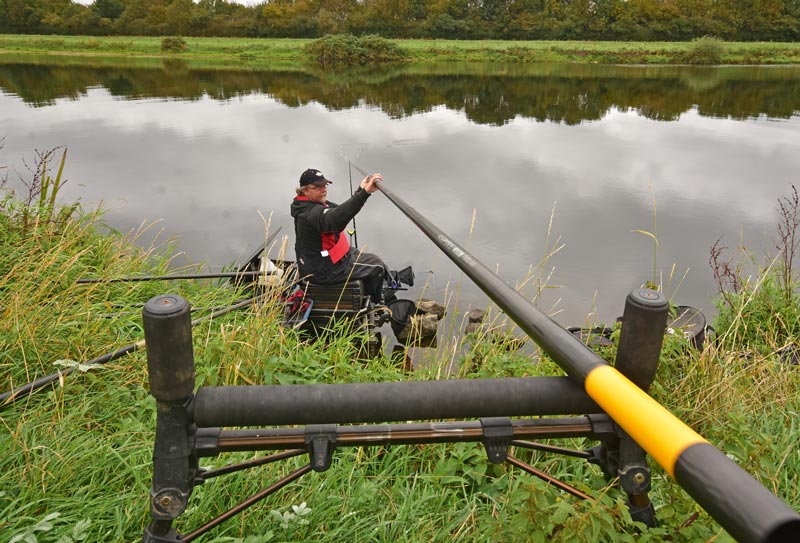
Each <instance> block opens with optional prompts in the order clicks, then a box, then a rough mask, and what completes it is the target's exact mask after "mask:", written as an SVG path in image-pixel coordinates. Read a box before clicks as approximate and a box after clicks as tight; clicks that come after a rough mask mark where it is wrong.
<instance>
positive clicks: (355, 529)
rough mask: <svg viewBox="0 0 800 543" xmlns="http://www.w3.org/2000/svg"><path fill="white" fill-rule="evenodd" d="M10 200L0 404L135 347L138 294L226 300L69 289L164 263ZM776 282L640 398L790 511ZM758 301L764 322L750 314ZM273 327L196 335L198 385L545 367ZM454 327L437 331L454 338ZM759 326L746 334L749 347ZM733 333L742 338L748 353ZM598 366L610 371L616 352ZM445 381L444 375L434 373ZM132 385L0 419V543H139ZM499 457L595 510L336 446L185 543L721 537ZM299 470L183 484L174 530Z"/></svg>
mask: <svg viewBox="0 0 800 543" xmlns="http://www.w3.org/2000/svg"><path fill="white" fill-rule="evenodd" d="M48 164H52V162H48ZM45 169H47V167H45ZM55 186H56V185H54V184H51V185H49V188H48V189H47V190H48V191H52V190H54V189H53V187H55ZM51 200H52V201H57V194H53V193H52V192H48V193H47V195H46V201H48V202H49V201H51ZM25 201H26V199H25V198H24V197H23V198H15V197H11V196H9V195H6V196H5V197H4V199H3V200H2V206H0V234H2V237H3V243H2V245H0V254H1V255H2V258H0V267H2V270H0V271H2V273H0V312H1V313H2V318H1V319H0V386H1V387H2V390H3V391H5V390H8V389H9V388H10V387H12V386H16V385H19V384H22V383H25V382H28V381H29V380H31V379H33V378H35V377H37V376H40V375H43V374H47V373H50V372H53V371H55V370H56V369H58V368H59V367H62V366H56V365H54V364H55V363H56V362H58V361H70V362H71V363H77V362H80V361H85V360H87V359H88V358H91V357H94V356H96V355H98V354H102V353H104V352H107V351H110V350H113V349H114V348H116V347H118V346H120V345H122V344H128V343H131V342H133V341H136V340H138V339H141V337H142V331H141V320H140V317H139V316H138V311H128V310H124V308H125V307H134V306H136V304H139V303H141V302H143V301H145V300H147V299H148V298H150V297H151V296H153V295H156V294H163V293H165V292H176V293H178V294H181V295H182V296H184V297H185V298H187V299H188V300H190V301H191V302H192V303H193V305H194V306H195V307H197V308H202V307H207V306H211V305H220V304H225V303H228V302H230V301H232V300H234V299H238V298H240V297H241V296H243V293H242V292H237V291H236V290H234V289H233V288H232V287H231V286H230V285H229V284H227V283H226V284H216V283H208V282H206V283H201V282H189V281H183V282H178V283H165V282H156V283H128V284H126V283H108V282H106V283H103V282H101V283H96V284H91V285H76V284H75V280H76V279H77V278H80V277H85V276H96V277H109V278H111V277H117V276H122V275H131V274H134V273H162V272H164V271H166V269H167V268H168V267H169V262H170V256H171V253H170V248H169V247H166V248H159V247H152V248H150V249H137V248H135V244H134V242H135V241H136V236H137V235H139V233H140V232H133V233H131V234H125V235H123V234H120V233H117V232H113V231H108V230H107V229H105V228H104V226H103V222H102V213H101V212H93V211H87V210H84V209H82V208H80V207H74V206H67V207H66V208H65V207H63V206H59V205H58V204H57V205H55V206H54V207H53V208H52V212H49V213H48V212H47V211H45V212H44V213H41V212H40V208H39V207H38V206H37V205H28V204H25ZM33 201H38V200H36V199H34V200H33ZM46 209H49V207H48V206H46ZM65 209H67V210H68V211H65ZM26 213H29V214H30V215H29V216H30V217H31V220H29V221H27V222H26V221H24V220H23V219H22V218H23V217H24V216H25V214H26ZM547 246H548V249H546V250H545V254H544V257H543V261H542V262H541V263H540V265H539V266H538V268H539V269H541V270H547V269H548V268H549V265H548V263H547V262H548V259H549V257H550V256H551V255H553V254H554V253H555V252H556V251H557V248H558V247H560V244H559V243H558V241H557V240H556V241H554V242H548V244H547ZM773 269H774V268H765V269H764V270H762V272H763V273H762V276H763V277H764V278H763V279H762V280H761V281H757V282H751V283H748V282H745V281H743V282H742V285H744V286H743V287H742V290H741V292H739V293H736V297H729V298H728V299H729V300H731V301H732V305H730V307H729V306H728V305H726V304H725V303H723V304H722V306H721V307H720V315H721V316H720V319H721V320H718V323H719V324H718V328H717V330H718V332H719V337H720V339H719V340H718V341H717V342H716V343H711V344H710V345H709V347H708V348H707V349H706V350H705V351H703V352H702V353H696V352H692V351H690V350H689V348H688V345H687V343H686V341H685V340H683V339H682V338H681V337H679V336H670V337H669V338H668V340H667V342H666V344H665V349H664V354H663V360H662V364H661V368H660V370H659V376H658V379H657V381H656V383H655V384H654V385H653V394H654V395H655V396H656V397H657V398H658V399H659V400H660V401H662V402H664V403H665V404H666V405H668V406H669V407H670V408H671V409H672V410H673V411H675V412H676V413H678V414H679V415H680V416H681V417H683V418H684V419H685V420H687V421H688V422H690V423H691V424H692V425H694V426H695V427H696V428H698V429H700V430H701V432H703V433H705V434H706V436H707V437H708V438H709V439H711V440H712V442H714V443H716V444H719V445H720V446H722V447H723V449H724V450H725V451H726V452H728V454H730V455H731V456H732V457H733V458H735V459H736V461H737V462H739V463H740V464H742V465H743V467H745V469H747V470H748V471H750V472H751V473H753V474H754V475H755V476H756V477H757V478H758V479H759V480H760V481H762V482H763V483H764V484H765V485H767V486H768V488H770V489H771V490H773V491H774V492H776V493H777V494H778V495H780V496H781V497H782V498H784V499H785V500H787V501H788V502H789V504H790V505H792V506H793V507H795V508H797V507H798V506H800V495H798V490H797V488H798V485H797V475H796V474H797V473H798V471H799V470H798V468H800V459H798V458H797V449H796V443H794V441H793V440H794V437H793V436H794V434H793V432H790V431H787V429H789V430H791V429H795V430H796V429H797V424H798V423H797V416H796V413H797V412H798V410H800V405H798V403H800V400H798V394H797V385H798V372H797V371H796V369H795V368H793V367H791V366H790V365H787V364H786V363H785V362H782V361H781V360H780V356H779V354H778V350H779V348H780V347H781V346H784V345H790V344H794V342H795V341H796V339H797V338H796V331H795V329H794V328H790V327H785V328H783V327H779V326H778V325H777V324H775V323H777V322H779V321H783V320H787V321H790V320H792V319H794V321H792V322H797V321H798V315H797V309H794V308H796V307H799V306H798V304H797V303H796V300H794V302H793V304H790V305H791V307H790V305H784V306H781V307H782V309H781V313H779V317H778V316H776V314H775V313H769V312H768V309H769V308H770V307H774V304H772V305H770V304H771V303H772V302H775V299H774V298H775V297H776V296H777V297H778V298H780V299H781V300H783V299H784V295H783V291H782V290H780V291H779V293H777V294H776V292H775V291H773V290H770V289H769V288H766V286H765V285H769V284H773V283H775V278H774V277H773V273H774V272H773ZM523 283H524V285H527V286H530V287H531V288H533V292H532V293H531V294H529V295H530V296H531V297H532V298H534V299H536V298H537V296H538V295H539V294H540V293H541V291H542V288H546V285H545V284H544V283H542V282H540V281H538V280H537V279H534V278H527V279H526V280H524V281H523ZM756 300H760V301H759V304H760V305H759V307H762V309H761V310H760V311H762V312H759V313H755V314H752V315H750V314H747V313H746V310H747V308H752V307H755V306H756V304H755V303H754V302H755V301H756ZM768 302H769V303H768ZM121 306H122V307H121ZM120 309H123V310H120ZM448 314H449V315H454V314H455V312H453V311H449V313H448ZM280 315H281V308H280V306H279V304H276V303H275V302H274V300H269V299H268V300H265V301H264V302H263V303H260V304H258V305H256V306H254V307H252V308H251V309H249V310H248V311H243V312H235V313H231V314H228V315H226V316H225V317H222V318H219V319H213V320H209V321H204V322H203V323H202V324H200V325H198V326H197V327H195V328H194V330H193V337H194V348H195V360H196V365H197V384H198V385H234V384H251V383H253V384H284V383H320V382H358V381H398V380H403V379H446V378H451V377H452V376H454V375H460V376H464V377H489V376H491V377H496V376H500V375H504V376H522V375H543V374H553V373H555V372H556V371H558V369H557V368H556V367H555V365H554V364H553V363H552V362H550V361H548V360H547V358H546V357H540V356H538V355H535V356H534V355H532V354H531V353H530V352H525V349H524V348H523V349H520V350H515V349H513V348H509V344H508V343H507V342H504V340H505V337H506V336H503V335H501V336H498V335H496V334H489V333H484V332H485V330H484V331H480V332H478V333H476V334H474V335H472V336H469V337H467V338H462V337H461V335H460V333H459V334H454V335H453V339H448V340H447V343H446V344H445V345H444V346H442V348H441V349H440V351H439V355H438V356H439V357H440V359H439V360H438V361H436V360H434V361H433V362H432V363H431V364H426V365H424V366H423V367H420V368H418V369H417V370H416V371H415V372H414V373H413V374H408V373H404V372H403V371H402V368H401V367H400V366H399V365H398V364H396V362H395V361H394V360H392V359H391V358H390V357H387V356H381V357H379V358H377V359H374V360H369V361H365V360H361V359H358V357H357V355H358V352H357V351H358V342H357V341H355V340H356V339H358V338H357V337H355V336H356V334H357V332H354V331H352V330H348V329H347V328H346V327H344V326H343V325H342V327H341V328H338V329H335V330H333V331H332V332H331V334H330V335H329V336H328V337H326V338H325V341H316V342H311V341H309V340H307V339H306V338H304V337H302V336H300V335H298V334H297V333H296V332H295V331H293V330H291V329H287V328H283V327H281V326H280V325H279V319H280ZM725 319H727V320H725ZM486 322H487V324H488V325H489V329H490V331H491V328H492V327H494V326H504V325H505V324H506V323H505V322H504V321H503V317H501V316H496V317H492V312H491V311H490V317H489V319H488V320H487V321H486ZM725 323H728V324H725ZM462 324H463V323H453V325H452V326H453V327H454V328H456V327H457V328H459V329H460V328H461V326H462ZM756 324H760V325H762V327H761V328H759V331H758V333H756V334H752V332H753V329H754V327H755V326H756ZM745 332H747V333H748V334H750V335H748V334H745ZM779 332H780V333H779ZM456 335H457V336H458V337H456ZM744 337H752V339H751V340H748V341H750V343H748V346H747V350H746V352H747V353H750V354H747V355H745V354H744V349H745V346H744V344H743V343H742V338H744ZM604 355H605V356H607V357H608V358H609V359H613V351H612V352H609V353H604ZM476 361H478V362H479V363H477V364H476ZM444 366H447V367H455V368H458V369H459V371H456V372H451V371H443V370H442V368H443V367H444ZM470 368H472V369H470ZM459 372H460V373H459ZM147 390H148V389H147V374H146V362H145V357H144V354H143V353H142V352H136V353H133V354H132V355H130V356H127V357H124V358H121V359H119V360H116V361H114V362H113V363H110V364H107V365H103V366H98V367H96V368H94V369H89V370H87V371H83V372H77V373H75V374H73V375H70V376H68V377H66V378H64V379H63V381H61V382H56V383H54V385H53V386H51V387H50V388H48V389H45V390H43V391H40V392H38V393H36V394H34V395H32V396H31V397H29V398H26V399H24V400H21V401H18V402H17V403H15V404H14V405H11V406H6V407H4V408H2V410H0V426H1V427H2V430H0V450H2V451H3V454H2V455H0V540H3V541H25V542H45V541H53V542H55V541H59V542H61V543H65V542H66V543H68V542H77V541H99V540H106V541H134V540H140V538H141V534H142V531H143V528H144V526H145V524H146V523H147V522H148V520H149V519H148V515H149V513H148V492H149V487H150V477H151V475H152V464H151V461H152V460H151V455H152V445H153V437H154V428H155V402H154V400H153V399H152V398H151V397H150V396H149V395H148V392H147ZM559 444H562V445H563V444H564V443H563V442H561V443H559ZM589 445H591V444H590V443H587V442H584V441H583V440H578V439H575V440H569V441H568V443H567V444H566V446H573V447H574V448H579V449H580V448H583V447H586V446H589ZM515 454H516V455H517V456H519V457H520V458H521V459H523V460H526V461H529V462H531V463H534V464H535V465H536V466H537V467H539V468H541V469H543V470H545V471H547V472H548V473H550V474H551V475H553V476H555V477H559V478H561V479H563V480H565V481H566V482H567V483H570V484H572V485H574V486H576V487H578V488H579V489H581V490H583V491H585V492H588V493H590V494H591V495H593V496H596V497H597V500H595V501H586V502H584V501H579V500H577V499H575V498H573V497H571V496H568V495H566V494H564V493H562V492H560V491H558V490H556V489H554V488H552V487H550V486H548V485H547V484H546V483H544V482H542V481H540V480H538V479H536V478H533V477H531V476H528V475H526V474H523V473H520V472H519V471H517V470H514V469H512V468H509V467H507V466H495V465H493V464H489V463H488V462H487V460H486V456H485V453H484V452H483V449H482V446H481V445H479V444H469V443H457V444H441V445H425V446H423V445H413V446H395V447H376V448H356V449H339V450H337V451H336V453H335V455H334V461H333V466H332V468H331V469H330V470H329V471H327V472H325V473H319V474H318V473H311V474H309V475H306V476H305V477H304V478H302V479H300V480H299V481H298V482H296V483H293V484H291V485H289V486H288V487H287V488H286V489H284V490H282V491H281V492H279V493H278V494H276V495H274V496H271V497H269V498H267V499H266V500H264V501H263V502H261V503H259V504H258V505H256V506H255V507H253V508H251V509H249V510H247V511H246V512H245V513H244V514H242V515H240V516H239V517H237V518H236V519H235V520H231V521H228V522H227V523H225V524H223V525H221V526H220V527H218V528H216V529H214V531H213V532H212V533H211V534H209V535H208V536H207V537H205V538H203V539H202V540H203V541H216V542H245V541H247V542H249V543H255V542H272V541H275V542H278V541H323V542H327V541H330V542H333V541H337V542H338V541H342V540H359V541H386V542H389V541H391V542H395V541H398V540H403V541H412V542H416V541H419V542H422V541H425V542H451V541H587V542H588V541H612V540H613V541H672V542H681V541H685V542H690V541H708V540H714V539H715V538H717V539H716V540H717V541H722V540H724V539H725V538H724V536H723V537H718V536H719V535H720V532H721V529H720V528H719V526H717V524H716V523H715V522H714V521H713V520H712V519H710V518H709V517H708V516H707V515H706V514H705V513H702V512H700V513H699V515H698V511H697V506H696V505H695V504H694V503H693V502H692V500H691V499H690V498H689V497H688V496H687V495H686V494H685V493H684V492H683V491H682V490H681V489H680V487H678V486H677V485H676V484H675V483H674V482H671V481H670V480H669V479H668V478H667V477H666V476H665V475H664V473H663V472H662V471H661V470H660V469H658V468H656V469H655V470H654V482H653V491H652V493H651V497H652V498H653V500H654V502H655V506H656V512H657V515H658V517H659V520H660V521H661V526H660V527H658V528H652V529H648V528H646V527H644V526H642V525H640V524H636V523H634V522H633V521H631V519H630V516H629V514H628V511H627V508H626V506H625V505H624V496H623V495H622V494H621V493H620V491H619V489H618V488H617V486H615V485H613V484H611V483H610V482H607V481H606V480H605V479H604V478H603V476H602V475H601V472H600V470H599V468H597V467H596V466H593V465H590V464H588V463H583V462H581V461H575V460H570V459H564V458H561V457H554V456H552V455H548V454H545V453H541V452H536V451H523V450H517V451H515ZM254 456H256V455H255V454H250V453H237V454H233V455H229V457H225V458H208V459H203V461H202V465H203V466H204V467H219V466H221V465H223V464H226V463H230V462H233V461H234V460H239V459H248V458H253V457H254ZM306 462H307V459H305V458H303V457H298V458H295V459H292V460H289V461H287V462H284V463H276V464H269V465H267V466H264V467H261V468H258V469H254V470H249V471H247V472H242V473H239V474H236V475H229V476H227V477H224V478H218V479H212V480H209V481H208V482H207V483H205V484H204V485H202V486H200V487H198V488H196V489H195V492H194V494H193V496H192V498H191V500H190V505H189V508H188V510H187V511H186V513H185V514H184V515H182V516H181V517H180V519H179V521H178V522H177V527H178V530H179V531H180V532H187V531H190V530H191V529H193V528H195V527H197V526H199V525H200V524H202V523H204V522H206V521H208V520H209V519H210V518H212V517H214V516H216V515H217V514H219V513H221V512H222V511H224V510H226V509H227V508H228V507H231V506H233V505H234V504H236V503H238V502H239V501H242V500H243V499H244V498H246V497H248V496H250V495H252V494H254V493H256V492H258V491H260V490H262V489H263V488H265V487H266V486H268V485H269V484H271V483H272V482H274V481H275V480H276V479H277V478H279V477H281V476H284V475H286V474H287V473H289V471H290V470H293V469H296V468H298V467H299V466H300V465H302V464H304V463H306Z"/></svg>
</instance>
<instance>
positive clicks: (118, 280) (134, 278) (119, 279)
mask: <svg viewBox="0 0 800 543" xmlns="http://www.w3.org/2000/svg"><path fill="white" fill-rule="evenodd" d="M256 275H271V272H262V271H247V272H217V273H188V274H174V275H131V276H128V277H114V278H112V279H106V278H103V277H84V278H81V279H78V280H77V281H75V283H77V284H79V285H83V284H87V283H134V282H137V281H171V280H177V279H217V278H223V277H253V276H256Z"/></svg>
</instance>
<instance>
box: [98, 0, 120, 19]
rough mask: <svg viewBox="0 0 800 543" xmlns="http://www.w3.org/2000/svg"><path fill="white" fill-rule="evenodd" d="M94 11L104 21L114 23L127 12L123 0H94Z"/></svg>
mask: <svg viewBox="0 0 800 543" xmlns="http://www.w3.org/2000/svg"><path fill="white" fill-rule="evenodd" d="M92 10H93V11H94V12H95V13H97V15H98V16H100V17H101V18H103V19H109V20H111V21H114V20H116V19H119V16H120V15H122V12H123V11H125V4H123V3H122V0H94V3H93V4H92Z"/></svg>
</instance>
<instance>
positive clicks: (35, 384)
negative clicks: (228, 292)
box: [0, 292, 271, 411]
mask: <svg viewBox="0 0 800 543" xmlns="http://www.w3.org/2000/svg"><path fill="white" fill-rule="evenodd" d="M268 294H271V293H269V292H267V293H264V294H259V295H258V296H254V297H253V298H248V299H247V300H242V301H241V302H237V303H235V304H233V305H231V306H228V307H226V308H223V309H220V310H219V311H215V312H214V313H211V314H209V315H204V316H202V317H199V318H197V319H194V320H193V321H192V326H195V325H197V324H199V323H201V322H203V321H207V320H210V319H215V318H217V317H221V316H222V315H225V314H226V313H230V312H231V311H235V310H237V309H241V308H243V307H247V306H249V305H252V304H253V303H255V302H256V301H258V300H260V299H262V298H264V297H265V296H267V295H268ZM144 346H145V342H144V340H140V341H137V342H136V343H132V344H130V345H127V346H125V347H122V348H120V349H117V350H116V351H113V352H110V353H107V354H104V355H102V356H98V357H97V358H93V359H91V360H89V361H88V362H83V363H82V364H81V365H83V366H94V365H100V364H105V363H107V362H111V361H112V360H116V359H118V358H121V357H123V356H125V355H126V354H130V353H133V352H135V351H138V350H139V349H141V348H142V347H144ZM77 367H78V364H76V365H74V366H69V367H67V368H65V369H64V370H61V371H57V372H56V373H51V374H50V375H46V376H44V377H40V378H39V379H36V380H35V381H32V382H30V383H28V384H26V385H22V386H20V387H17V388H15V389H12V390H9V391H8V392H3V393H2V394H0V411H2V410H3V409H5V408H6V407H8V406H9V405H11V404H12V403H14V402H15V401H17V400H19V399H20V398H23V397H26V396H29V395H31V394H33V393H34V392H36V391H37V390H38V389H40V388H42V387H43V386H45V385H46V384H48V383H52V382H53V381H57V380H60V379H63V378H64V377H66V376H68V375H70V374H72V373H74V372H75V370H76V369H77Z"/></svg>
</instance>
